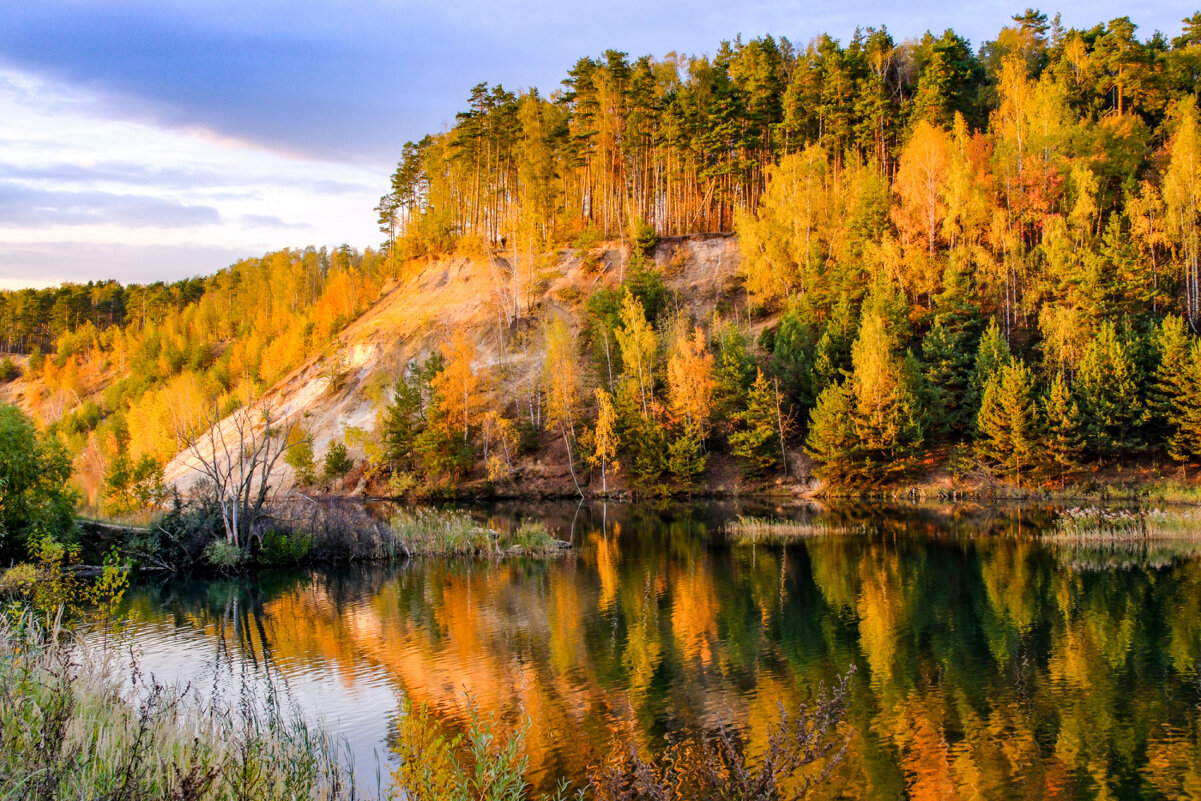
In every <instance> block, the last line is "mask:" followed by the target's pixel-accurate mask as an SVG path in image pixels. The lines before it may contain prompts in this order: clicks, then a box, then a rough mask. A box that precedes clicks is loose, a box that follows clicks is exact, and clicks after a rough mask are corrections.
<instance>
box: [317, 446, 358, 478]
mask: <svg viewBox="0 0 1201 801" xmlns="http://www.w3.org/2000/svg"><path fill="white" fill-rule="evenodd" d="M353 468H354V462H353V461H352V460H351V458H350V454H349V453H347V451H346V446H345V445H343V444H342V443H341V442H335V443H334V444H333V445H331V446H330V447H329V450H328V451H326V452H325V465H324V470H323V472H324V475H325V480H326V481H330V482H333V481H337V480H340V479H342V478H345V477H346V474H347V473H349V472H350V471H351V470H352V469H353Z"/></svg>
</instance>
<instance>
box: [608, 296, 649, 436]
mask: <svg viewBox="0 0 1201 801" xmlns="http://www.w3.org/2000/svg"><path fill="white" fill-rule="evenodd" d="M616 335H617V346H618V348H620V349H621V361H622V364H623V365H624V367H625V375H626V377H627V378H628V379H630V380H632V381H633V382H635V383H636V384H637V387H638V395H639V399H640V401H641V404H642V417H643V418H644V419H645V418H646V417H647V415H648V414H649V413H650V406H651V404H652V403H653V401H654V384H653V373H654V367H655V352H656V350H657V349H658V343H657V340H656V338H655V331H654V329H653V328H651V324H650V323H649V322H647V319H646V312H645V311H644V310H643V308H642V303H641V301H639V300H638V298H636V297H634V296H633V295H632V294H630V293H629V292H627V293H626V295H625V297H624V298H623V299H622V301H621V328H619V329H617V331H616Z"/></svg>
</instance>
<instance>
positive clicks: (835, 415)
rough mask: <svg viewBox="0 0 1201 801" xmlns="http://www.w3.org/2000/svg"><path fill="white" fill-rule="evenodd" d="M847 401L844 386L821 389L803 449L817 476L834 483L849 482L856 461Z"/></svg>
mask: <svg viewBox="0 0 1201 801" xmlns="http://www.w3.org/2000/svg"><path fill="white" fill-rule="evenodd" d="M851 401H852V399H851V394H850V392H848V391H847V388H846V386H845V385H843V384H831V385H830V386H828V387H826V388H825V389H824V390H822V394H821V395H819V396H818V398H817V403H816V404H815V405H814V407H813V411H812V412H810V414H809V434H808V436H807V437H806V439H805V452H806V453H808V454H809V455H810V456H812V457H813V458H814V459H816V460H817V461H818V468H817V473H818V475H820V476H822V477H823V478H826V479H828V480H830V481H832V482H834V483H836V484H842V483H846V482H847V481H849V480H850V479H851V478H852V477H853V476H854V475H855V473H856V465H857V464H858V453H857V449H856V446H857V444H858V438H857V437H856V436H855V424H854V420H853V418H852V414H851V412H852V404H851Z"/></svg>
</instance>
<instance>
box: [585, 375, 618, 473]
mask: <svg viewBox="0 0 1201 801" xmlns="http://www.w3.org/2000/svg"><path fill="white" fill-rule="evenodd" d="M596 408H597V414H596V427H595V428H594V429H593V430H592V443H591V445H592V450H591V453H589V454H588V464H590V465H592V466H593V467H599V468H600V469H601V477H602V478H601V480H602V481H603V482H604V491H605V492H608V489H609V486H608V480H609V479H608V471H609V470H614V471H616V470H619V469H620V468H621V465H620V464H618V463H617V461H615V460H616V458H617V446H618V441H617V415H616V413H615V412H614V410H613V398H612V396H611V395H609V393H608V392H605V390H603V389H601V388H600V387H597V388H596Z"/></svg>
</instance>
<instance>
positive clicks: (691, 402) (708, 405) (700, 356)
mask: <svg viewBox="0 0 1201 801" xmlns="http://www.w3.org/2000/svg"><path fill="white" fill-rule="evenodd" d="M716 389H717V381H716V380H715V379H714V377H713V354H712V353H710V352H709V345H708V343H707V342H706V341H705V335H704V332H702V331H701V329H700V327H699V326H698V327H696V328H695V329H694V330H693V332H692V336H691V337H689V336H688V335H687V333H686V330H683V329H682V330H680V332H679V333H678V334H677V335H676V339H675V343H674V344H673V346H672V353H671V356H670V357H669V358H668V360H667V392H668V404H669V408H670V409H671V413H672V414H673V415H674V416H675V417H676V419H677V420H681V421H683V423H684V424H685V425H686V426H688V427H689V428H690V429H692V430H694V431H696V432H697V433H698V434H699V435H700V436H701V437H702V438H703V437H704V436H705V435H706V434H707V432H708V428H709V414H710V413H711V411H712V409H713V393H714V392H715V391H716Z"/></svg>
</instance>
